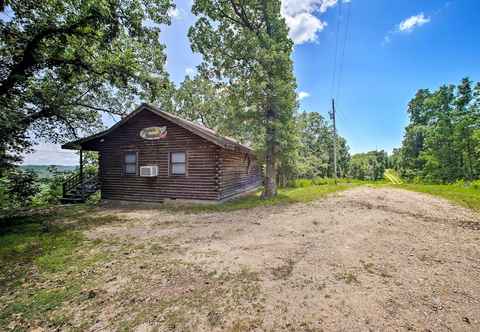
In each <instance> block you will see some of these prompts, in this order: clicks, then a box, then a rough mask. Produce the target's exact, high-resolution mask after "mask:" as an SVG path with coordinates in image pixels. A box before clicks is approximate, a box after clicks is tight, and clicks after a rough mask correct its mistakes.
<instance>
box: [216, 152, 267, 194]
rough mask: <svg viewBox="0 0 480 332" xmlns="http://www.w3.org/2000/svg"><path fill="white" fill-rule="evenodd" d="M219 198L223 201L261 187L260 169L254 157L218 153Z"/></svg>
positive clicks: (234, 153)
mask: <svg viewBox="0 0 480 332" xmlns="http://www.w3.org/2000/svg"><path fill="white" fill-rule="evenodd" d="M219 165H220V167H219V171H220V175H219V178H220V188H219V190H220V197H221V199H225V198H228V197H231V196H233V195H236V194H239V193H241V192H243V191H245V190H248V189H250V188H255V187H258V186H260V185H261V183H262V177H261V169H260V167H259V165H258V163H257V161H256V159H255V157H254V156H249V155H247V154H245V153H240V152H233V151H228V150H220V151H219Z"/></svg>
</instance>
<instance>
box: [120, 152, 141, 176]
mask: <svg viewBox="0 0 480 332" xmlns="http://www.w3.org/2000/svg"><path fill="white" fill-rule="evenodd" d="M137 161H138V160H137V152H136V151H128V152H125V154H124V156H123V164H124V170H125V175H137Z"/></svg>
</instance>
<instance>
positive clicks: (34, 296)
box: [0, 207, 107, 331]
mask: <svg viewBox="0 0 480 332" xmlns="http://www.w3.org/2000/svg"><path fill="white" fill-rule="evenodd" d="M86 212H88V209H87V208H85V207H71V208H70V209H67V210H65V211H64V210H61V209H59V210H58V211H54V212H50V213H47V214H33V215H29V216H20V217H11V218H9V219H1V220H0V302H3V303H4V304H5V306H3V307H2V310H1V312H0V330H2V331H3V330H6V329H7V327H8V325H9V324H10V323H11V321H12V319H13V320H14V319H15V317H18V316H19V315H20V316H21V317H22V318H23V319H26V320H27V321H32V320H40V321H42V320H43V321H45V320H47V321H49V324H51V325H52V326H61V325H62V324H63V323H64V320H63V319H62V317H56V316H51V315H50V312H51V311H52V310H54V309H56V308H58V307H60V306H61V305H62V304H63V303H64V302H65V301H69V300H71V299H73V298H75V297H78V296H80V293H81V289H82V287H85V283H82V284H80V283H79V281H78V280H79V279H78V278H77V277H76V276H77V275H78V274H79V273H81V272H82V271H83V270H85V269H86V268H88V267H90V266H93V265H94V264H96V263H98V262H99V261H102V260H104V259H105V258H106V257H107V255H106V254H105V253H103V252H99V253H97V254H95V253H93V254H89V255H82V250H89V249H91V248H93V247H94V246H95V245H96V244H97V243H96V242H93V241H88V240H87V239H85V238H84V236H83V234H82V233H81V231H80V229H83V228H85V227H88V226H89V225H90V223H91V220H90V219H93V218H92V217H87V216H88V213H86ZM61 217H63V218H67V219H69V220H70V219H71V220H73V221H74V222H72V223H69V224H68V225H67V224H64V223H60V224H59V223H55V222H54V221H55V220H57V219H58V218H61ZM98 221H99V222H100V223H102V222H106V221H105V220H103V219H102V217H100V219H99V220H98ZM45 282H47V283H48V285H49V286H48V288H45V287H44V286H42V284H43V283H45ZM47 317H48V318H47ZM19 328H20V327H19ZM22 329H23V328H20V330H22Z"/></svg>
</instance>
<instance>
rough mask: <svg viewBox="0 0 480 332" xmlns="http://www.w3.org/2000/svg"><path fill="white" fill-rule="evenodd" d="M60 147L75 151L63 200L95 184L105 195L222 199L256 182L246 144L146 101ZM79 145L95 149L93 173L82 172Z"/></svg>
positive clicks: (251, 153)
mask: <svg viewBox="0 0 480 332" xmlns="http://www.w3.org/2000/svg"><path fill="white" fill-rule="evenodd" d="M62 148H63V149H73V150H79V151H80V172H79V173H78V174H75V175H74V176H72V177H71V178H69V179H67V180H66V181H65V183H64V187H63V192H64V199H63V201H64V202H82V201H84V200H85V198H86V197H87V196H88V195H90V194H91V193H93V192H95V191H96V190H98V189H100V192H101V198H102V199H103V200H108V201H110V200H112V201H114V200H115V201H136V202H164V201H166V200H169V201H170V200H176V201H181V202H184V201H195V202H223V201H225V200H229V199H232V198H235V197H237V196H239V195H242V194H244V193H247V192H250V191H253V190H255V189H256V188H258V187H259V186H260V185H261V184H262V176H261V168H260V166H259V164H258V162H257V159H256V157H255V154H254V151H253V150H252V149H251V148H249V147H248V146H246V145H243V144H240V143H238V142H237V141H235V140H234V139H232V138H228V137H224V136H221V135H219V134H217V133H216V132H215V131H213V130H211V129H209V128H206V127H204V126H201V125H198V124H196V123H193V122H191V121H188V120H185V119H182V118H180V117H178V116H176V115H173V114H170V113H168V112H165V111H162V110H160V109H159V108H157V107H156V106H154V105H150V104H142V105H140V106H139V107H138V108H137V109H135V110H134V111H133V112H132V113H130V114H129V115H127V116H126V117H125V118H123V119H122V120H121V121H119V122H118V123H116V124H115V125H114V126H112V127H111V128H109V129H107V130H105V131H103V132H100V133H98V134H95V135H92V136H89V137H85V138H83V139H80V140H77V141H73V142H70V143H67V144H64V145H62ZM83 151H97V152H98V174H97V175H96V176H87V175H86V174H84V171H83V157H82V152H83Z"/></svg>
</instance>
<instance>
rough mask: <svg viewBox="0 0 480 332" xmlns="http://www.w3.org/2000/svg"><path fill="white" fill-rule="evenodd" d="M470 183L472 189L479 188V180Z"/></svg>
mask: <svg viewBox="0 0 480 332" xmlns="http://www.w3.org/2000/svg"><path fill="white" fill-rule="evenodd" d="M470 185H471V186H472V188H473V189H476V190H480V180H475V181H472V182H471V184H470Z"/></svg>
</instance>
